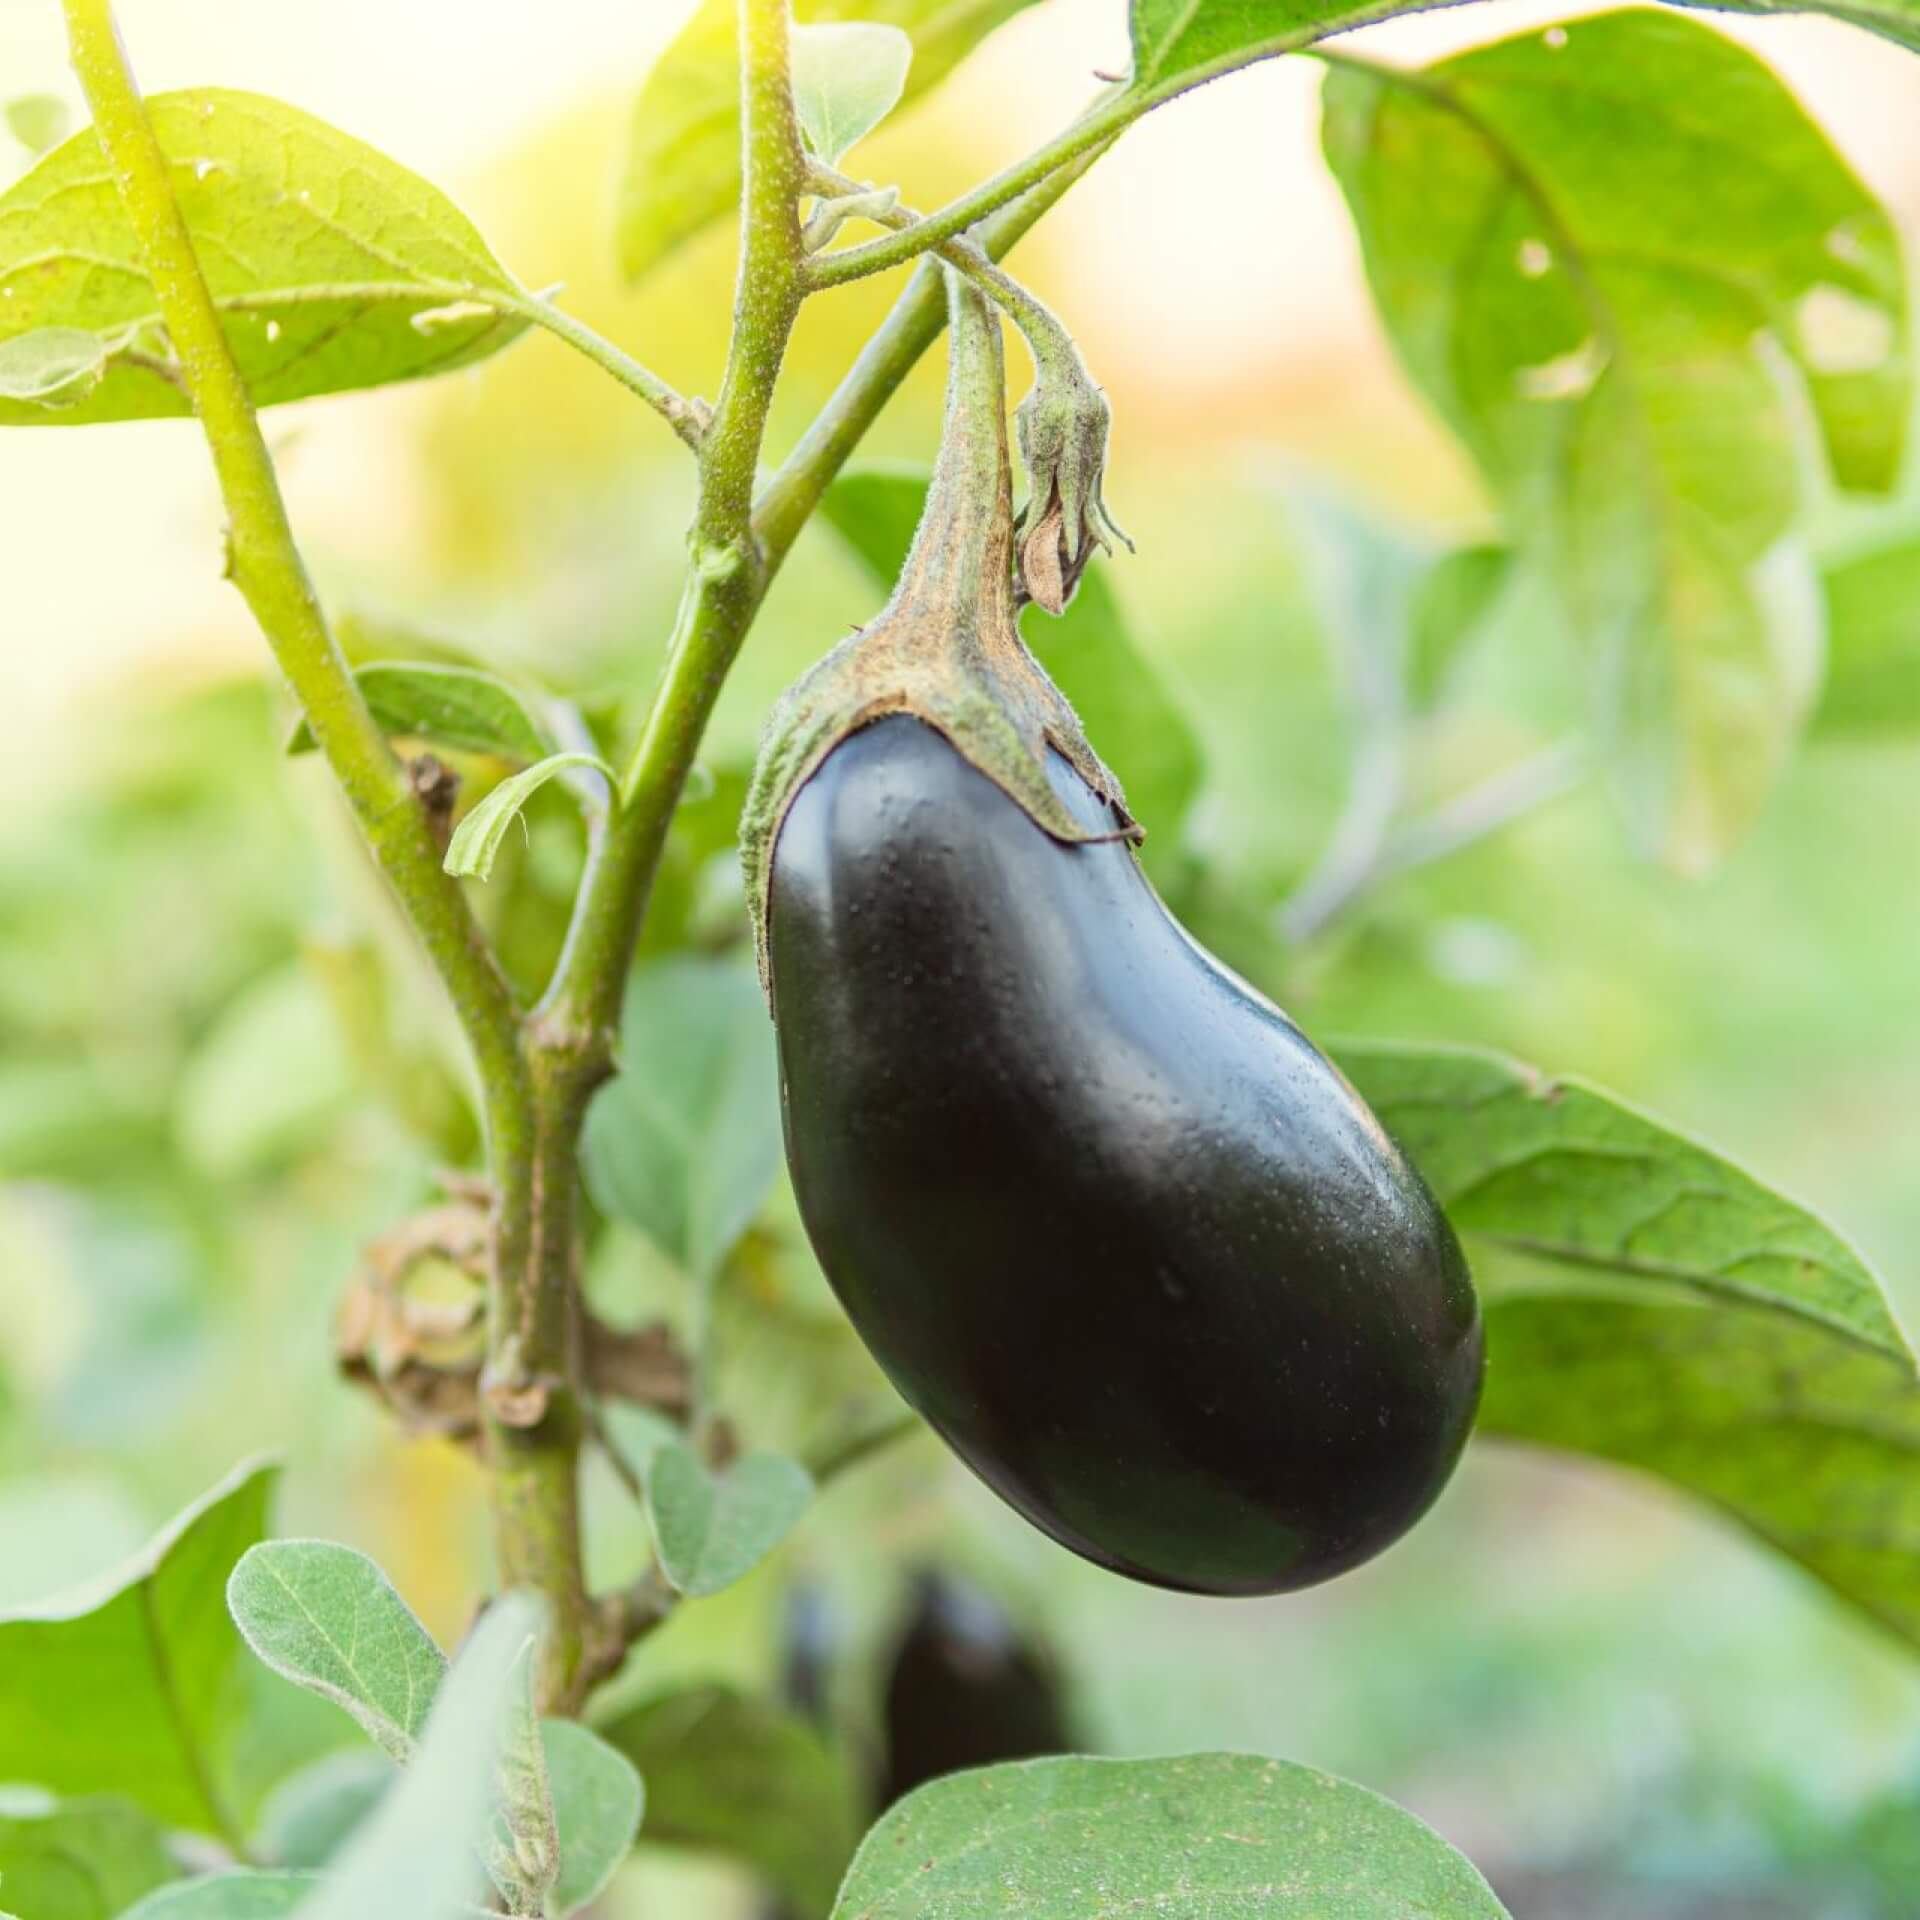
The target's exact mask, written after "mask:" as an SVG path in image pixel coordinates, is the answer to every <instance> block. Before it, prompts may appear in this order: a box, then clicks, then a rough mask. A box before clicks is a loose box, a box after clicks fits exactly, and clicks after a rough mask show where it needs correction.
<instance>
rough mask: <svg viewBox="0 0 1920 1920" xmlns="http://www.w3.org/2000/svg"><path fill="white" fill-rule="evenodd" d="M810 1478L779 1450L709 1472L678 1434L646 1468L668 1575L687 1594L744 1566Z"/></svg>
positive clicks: (778, 1535)
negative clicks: (715, 1471)
mask: <svg viewBox="0 0 1920 1920" xmlns="http://www.w3.org/2000/svg"><path fill="white" fill-rule="evenodd" d="M812 1498H813V1478H812V1476H811V1475H810V1474H809V1473H808V1472H807V1470H806V1468H805V1467H803V1466H802V1465H801V1464H800V1463H799V1461H797V1460H789V1459H788V1458H787V1457H786V1456H785V1455H784V1454H778V1453H750V1454H747V1455H746V1456H745V1457H744V1458H743V1459H739V1460H736V1461H734V1462H733V1464H732V1465H731V1466H729V1467H727V1468H726V1469H725V1470H724V1471H722V1472H719V1473H714V1472H711V1471H710V1470H709V1469H708V1468H707V1466H706V1465H705V1464H704V1463H703V1462H702V1461H701V1459H700V1456H699V1455H698V1454H696V1453H695V1452H694V1451H693V1450H692V1449H691V1448H690V1447H684V1446H682V1445H681V1444H680V1443H679V1442H678V1441H668V1442H667V1443H666V1444H665V1445H664V1446H662V1447H660V1448H659V1449H658V1450H657V1451H656V1452H655V1453H654V1456H653V1459H652V1460H651V1462H650V1463H649V1464H648V1468H647V1514H648V1517H649V1518H650V1519H651V1520H652V1522H653V1537H654V1544H655V1545H656V1546H657V1547H658V1548H659V1551H660V1564H661V1566H662V1567H663V1568H664V1569H665V1571H666V1575H667V1578H668V1579H669V1580H671V1581H672V1582H673V1584H674V1586H675V1587H676V1588H677V1589H678V1590H679V1591H680V1592H681V1593H684V1594H686V1595H687V1596H688V1597H689V1598H699V1597H701V1596H703V1595H705V1594H709V1593H718V1592H719V1591H720V1590H721V1588H723V1587H730V1586H732V1585H733V1583H734V1582H735V1581H736V1580H740V1579H744V1578H745V1577H746V1575H748V1574H749V1573H751V1572H752V1571H753V1570H754V1568H755V1567H757V1566H758V1565H759V1564H760V1562H761V1561H762V1560H764V1559H765V1558H766V1557H767V1555H768V1554H770V1553H771V1552H772V1551H773V1550H774V1548H775V1547H777V1546H778V1545H779V1544H780V1542H781V1541H782V1540H784V1539H785V1538H786V1537H787V1534H788V1533H789V1532H790V1531H791V1529H792V1527H793V1524H794V1522H795V1521H796V1520H798V1519H799V1518H800V1516H801V1514H802V1513H804V1512H805V1511H806V1507H807V1503H808V1502H809V1501H810V1500H811V1499H812Z"/></svg>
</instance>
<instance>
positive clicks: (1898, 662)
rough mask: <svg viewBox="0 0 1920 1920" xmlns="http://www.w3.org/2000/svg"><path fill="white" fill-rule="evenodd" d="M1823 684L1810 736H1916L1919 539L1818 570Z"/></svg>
mask: <svg viewBox="0 0 1920 1920" xmlns="http://www.w3.org/2000/svg"><path fill="white" fill-rule="evenodd" d="M1822 584H1823V585H1824V586H1825V588H1826V596H1827V677H1826V683H1825V685H1824V687H1823V688H1822V689H1821V694H1820V705H1819V706H1818V707H1817V708H1816V709H1815V711H1814V716H1813V726H1814V731H1815V732H1816V733H1818V734H1821V735H1829V736H1833V737H1835V738H1846V739H1872V738H1903V737H1911V736H1912V735H1913V734H1914V733H1915V732H1916V731H1917V730H1920V540H1910V539H1909V540H1896V541H1893V542H1891V543H1889V544H1888V545H1886V546H1883V547H1874V548H1871V549H1869V550H1868V551H1866V552H1864V553H1858V554H1854V555H1852V556H1850V557H1849V558H1848V559H1845V560H1842V561H1839V562H1837V563H1836V564H1835V565H1833V566H1830V567H1828V568H1827V569H1826V571H1825V573H1824V575H1823V576H1822Z"/></svg>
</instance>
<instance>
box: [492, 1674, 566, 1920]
mask: <svg viewBox="0 0 1920 1920" xmlns="http://www.w3.org/2000/svg"><path fill="white" fill-rule="evenodd" d="M534 1653H535V1646H534V1643H533V1641H531V1640H529V1641H528V1642H527V1643H526V1644H525V1645H524V1646H523V1647H522V1648H521V1649H520V1657H519V1659H518V1661H517V1662H516V1663H515V1665H514V1677H513V1687H512V1690H511V1693H510V1695H509V1697H508V1700H507V1712H506V1720H505V1724H504V1726H503V1727H502V1729H501V1734H500V1763H499V1766H498V1768H497V1770H496V1792H495V1795H494V1810H493V1820H492V1822H491V1823H490V1825H489V1827H488V1829H487V1838H486V1846H485V1859H486V1863H487V1876H488V1878H489V1879H490V1880H492V1882H493V1884H494V1885H495V1886H496V1887H497V1888H498V1889H499V1890H500V1891H501V1893H503V1894H504V1895H505V1896H506V1903H507V1911H508V1912H509V1913H537V1914H545V1913H546V1912H547V1911H548V1895H549V1894H551V1893H552V1892H553V1890H554V1887H555V1886H556V1885H557V1884H558V1883H559V1879H560V1835H559V1832H558V1830H557V1829H556V1827H555V1825H554V1818H553V1791H552V1789H551V1788H550V1787H549V1786H548V1784H547V1749H546V1743H545V1742H544V1741H543V1740H542V1739H541V1737H540V1722H539V1720H538V1719H537V1718H536V1716H535V1710H534V1700H533V1659H534Z"/></svg>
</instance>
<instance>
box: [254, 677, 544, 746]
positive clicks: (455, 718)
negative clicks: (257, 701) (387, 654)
mask: <svg viewBox="0 0 1920 1920" xmlns="http://www.w3.org/2000/svg"><path fill="white" fill-rule="evenodd" d="M353 677H354V678H355V679H356V680H357V681H358V682H359V683H360V691H361V693H362V694H363V695H365V697H366V702H367V705H368V707H370V708H371V709H372V712H373V717H374V719H376V720H377V721H378V722H379V723H380V727H381V730H382V731H383V732H384V733H386V734H387V735H388V736H389V738H393V739H410V740H425V741H428V742H430V743H431V744H433V745H434V746H439V747H458V748H462V749H464V750H465V751H466V752H469V753H492V754H498V755H499V756H500V757H501V758H502V759H504V760H521V761H533V760H539V759H542V758H544V757H545V756H546V755H547V754H550V753H551V752H553V750H554V746H555V742H554V741H553V739H552V737H551V736H550V735H549V734H548V732H547V729H546V728H545V727H544V726H543V725H542V724H541V722H540V721H539V720H538V719H536V718H535V716H534V714H533V712H532V710H531V709H530V708H529V707H528V705H527V703H526V701H525V700H524V699H523V698H522V697H521V695H520V694H519V693H518V692H517V691H516V690H515V689H514V688H512V687H510V686H509V685H508V684H507V683H506V681H504V680H501V679H498V678H496V677H495V676H494V675H493V674H490V673H482V672H480V671H479V670H478V669H477V668H473V667H452V666H442V665H440V664H438V663H437V662H431V661H412V660H408V661H400V660H377V661H374V662H372V663H370V664H369V665H367V666H364V667H356V668H355V669H354V675H353ZM315 745H316V742H315V740H314V737H313V730H312V729H311V728H310V727H309V726H308V725H307V723H306V722H305V721H304V720H302V721H301V722H300V723H299V725H298V726H296V727H295V728H294V730H293V733H292V735H291V737H290V738H289V739H288V741H287V751H288V752H289V753H311V752H312V751H313V749H314V747H315Z"/></svg>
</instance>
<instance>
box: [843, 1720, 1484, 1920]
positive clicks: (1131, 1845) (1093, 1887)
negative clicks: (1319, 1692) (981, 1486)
mask: <svg viewBox="0 0 1920 1920" xmlns="http://www.w3.org/2000/svg"><path fill="white" fill-rule="evenodd" d="M1136 1910H1139V1911H1142V1912H1145V1911H1152V1912H1155V1913H1181V1914H1196V1915H1197V1914H1206V1915H1208V1916H1209V1917H1210V1920H1336V1917H1337V1920H1412V1916H1416V1915H1418V1916H1432V1917H1433V1920H1505V1916H1506V1912H1507V1910H1506V1908H1504V1907H1503V1906H1502V1905H1501V1904H1500V1902H1499V1901H1498V1900H1496V1899H1495V1898H1494V1896H1493V1891H1492V1889H1491V1888H1490V1887H1488V1885H1487V1883H1486V1881H1485V1880H1483V1879H1482V1878H1481V1877H1480V1875H1479V1874H1478V1873H1476V1872H1475V1871H1474V1869H1473V1867H1472V1866H1471V1865H1470V1864H1469V1863H1468V1862H1467V1861H1466V1860H1464V1859H1463V1858H1462V1857H1461V1856H1460V1855H1459V1854H1457V1853H1455V1852H1454V1850H1453V1849H1452V1848H1451V1847H1450V1846H1448V1845H1447V1843H1446V1842H1445V1841H1444V1840H1442V1839H1441V1838H1440V1836H1439V1835H1438V1834H1437V1833H1435V1832H1433V1830H1432V1829H1431V1828H1429V1827H1425V1826H1422V1825H1421V1823H1420V1822H1419V1821H1418V1820H1416V1819H1415V1818H1414V1817H1413V1815H1412V1814H1410V1813H1405V1812H1402V1811H1401V1809H1400V1808H1398V1807H1396V1806H1395V1805H1394V1804H1393V1803H1392V1802H1391V1801H1390V1800H1383V1799H1381V1798H1380V1796H1379V1795H1378V1794H1375V1793H1369V1792H1368V1791H1367V1790H1366V1788H1364V1787H1357V1786H1354V1785H1353V1784H1352V1783H1351V1782H1350V1781H1346V1780H1337V1779H1335V1778H1334V1777H1333V1776H1332V1775H1331V1774H1326V1773H1316V1772H1314V1771H1313V1770H1312V1769H1311V1768H1308V1767H1299V1766H1294V1765H1292V1764H1290V1763H1289V1762H1287V1761H1284V1760H1262V1759H1260V1758H1259V1757H1258V1756H1257V1755H1254V1754H1243V1753H1200V1754H1191V1755H1188V1756H1185V1757H1183V1758H1178V1759H1167V1760H1089V1759H1082V1758H1080V1757H1078V1756H1068V1757H1065V1758H1060V1759H1049V1760H1022V1761H1015V1762H1012V1763H1011V1764H1008V1765H1004V1766H997V1767H981V1768H979V1769H977V1770H976V1771H974V1772H971V1773H957V1774H950V1775H949V1776H948V1777H947V1778H946V1779H944V1780H936V1781H934V1782H933V1783H932V1784H931V1785H929V1786H924V1787H921V1788H920V1789H919V1790H918V1791H917V1792H914V1793H910V1794H908V1795H907V1797H906V1798H905V1799H904V1800H902V1801H901V1802H900V1803H899V1804H898V1805H897V1806H895V1807H893V1808H892V1809H890V1810H889V1812H888V1813H887V1814H886V1816H885V1817H884V1818H883V1819H882V1820H881V1822H880V1824H879V1825H878V1826H877V1827H875V1828H874V1829H873V1831H872V1832H871V1833H870V1834H868V1836H867V1838H866V1840H865V1842H864V1843H863V1844H862V1846H861V1848H860V1851H859V1853H858V1855H857V1856H856V1857H855V1859H854V1863H853V1867H852V1869H851V1870H850V1871H849V1873H848V1874H847V1880H846V1885H845V1886H843V1887H842V1888H841V1889H840V1898H839V1900H838V1901H837V1902H836V1903H835V1905H834V1909H833V1913H834V1920H947V1916H950V1915H954V1914H958V1913H962V1912H969V1913H971V1912H979V1913H987V1912H996V1913H1008V1914H1015V1913H1017V1914H1020V1915H1021V1916H1023V1920H1088V1917H1089V1916H1092V1915H1095V1914H1112V1913H1121V1912H1129V1913H1130V1912H1133V1911H1136Z"/></svg>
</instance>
